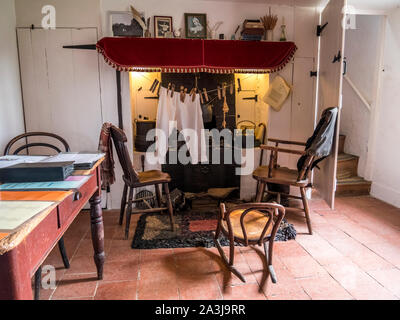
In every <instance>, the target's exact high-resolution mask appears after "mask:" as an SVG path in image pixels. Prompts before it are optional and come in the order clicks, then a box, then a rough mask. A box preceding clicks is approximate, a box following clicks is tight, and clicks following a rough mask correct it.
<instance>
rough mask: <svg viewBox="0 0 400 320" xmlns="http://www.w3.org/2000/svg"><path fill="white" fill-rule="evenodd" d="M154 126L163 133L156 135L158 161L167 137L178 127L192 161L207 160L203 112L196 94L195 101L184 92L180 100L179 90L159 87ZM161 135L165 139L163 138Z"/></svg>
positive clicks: (166, 144)
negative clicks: (182, 98)
mask: <svg viewBox="0 0 400 320" xmlns="http://www.w3.org/2000/svg"><path fill="white" fill-rule="evenodd" d="M171 95H172V97H171ZM156 128H157V129H159V130H161V131H162V132H163V133H164V135H161V136H157V144H156V147H157V151H158V158H159V159H160V161H163V159H165V156H166V154H167V151H168V138H169V136H170V135H171V133H172V131H173V129H174V128H176V129H178V130H179V131H180V132H181V133H182V135H183V136H184V137H185V141H186V144H187V146H188V150H189V153H190V156H191V158H192V163H193V164H197V163H198V162H199V161H201V162H206V161H207V153H206V139H205V136H204V124H203V113H202V110H201V104H200V96H199V95H198V94H197V95H196V98H195V101H192V97H191V96H190V95H188V94H186V97H185V100H184V102H182V101H181V99H180V93H179V92H174V94H171V91H168V90H167V89H166V88H163V87H161V89H160V100H159V104H158V111H157V124H156ZM163 136H164V138H166V139H167V141H165V140H164V139H163Z"/></svg>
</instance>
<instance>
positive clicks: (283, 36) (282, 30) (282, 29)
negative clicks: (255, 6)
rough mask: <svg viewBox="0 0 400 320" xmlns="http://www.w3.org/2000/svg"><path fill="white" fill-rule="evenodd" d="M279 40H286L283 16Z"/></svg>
mask: <svg viewBox="0 0 400 320" xmlns="http://www.w3.org/2000/svg"><path fill="white" fill-rule="evenodd" d="M279 41H287V39H286V24H285V17H283V19H282V25H281V37H280V39H279Z"/></svg>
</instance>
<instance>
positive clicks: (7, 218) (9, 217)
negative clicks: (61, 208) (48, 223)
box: [0, 201, 55, 231]
mask: <svg viewBox="0 0 400 320" xmlns="http://www.w3.org/2000/svg"><path fill="white" fill-rule="evenodd" d="M54 204H55V202H50V201H0V231H13V230H15V229H16V228H18V227H19V226H21V225H22V224H23V223H25V222H26V221H28V220H30V219H31V218H33V217H34V216H36V215H37V214H39V213H41V212H43V211H44V210H46V209H48V208H50V207H51V206H52V205H54Z"/></svg>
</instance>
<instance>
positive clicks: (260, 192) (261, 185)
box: [256, 182, 266, 203]
mask: <svg viewBox="0 0 400 320" xmlns="http://www.w3.org/2000/svg"><path fill="white" fill-rule="evenodd" d="M265 185H266V184H265V182H260V183H259V186H258V190H257V196H256V203H260V202H261V201H262V198H263V195H264V191H265Z"/></svg>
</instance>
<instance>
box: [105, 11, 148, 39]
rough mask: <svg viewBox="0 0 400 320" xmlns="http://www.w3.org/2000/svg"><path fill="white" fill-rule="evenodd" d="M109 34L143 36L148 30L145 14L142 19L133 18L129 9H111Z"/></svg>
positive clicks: (112, 35)
mask: <svg viewBox="0 0 400 320" xmlns="http://www.w3.org/2000/svg"><path fill="white" fill-rule="evenodd" d="M108 16H109V34H110V36H111V37H135V38H141V37H143V36H144V32H145V31H146V23H145V20H144V15H142V21H137V20H136V19H134V18H133V16H132V12H129V11H109V12H108Z"/></svg>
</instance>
